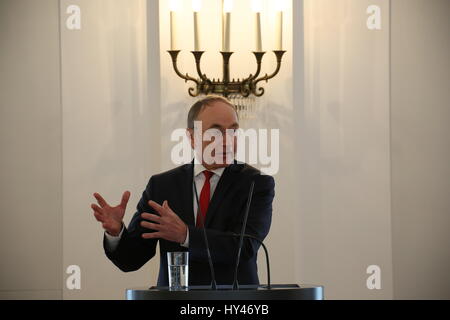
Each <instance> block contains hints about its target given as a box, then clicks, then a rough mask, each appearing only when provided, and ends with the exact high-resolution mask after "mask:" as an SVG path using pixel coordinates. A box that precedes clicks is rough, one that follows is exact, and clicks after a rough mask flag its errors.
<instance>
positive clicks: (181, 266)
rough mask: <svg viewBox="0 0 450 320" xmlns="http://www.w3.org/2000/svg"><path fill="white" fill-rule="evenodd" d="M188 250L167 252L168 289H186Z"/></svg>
mask: <svg viewBox="0 0 450 320" xmlns="http://www.w3.org/2000/svg"><path fill="white" fill-rule="evenodd" d="M188 261H189V252H167V265H168V268H169V290H170V291H187V290H188V282H189V279H188V276H189V263H188Z"/></svg>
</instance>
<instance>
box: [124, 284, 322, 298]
mask: <svg viewBox="0 0 450 320" xmlns="http://www.w3.org/2000/svg"><path fill="white" fill-rule="evenodd" d="M323 297H324V295H323V287H322V286H316V285H297V284H287V285H276V284H275V285H272V286H271V288H270V289H268V288H267V286H265V285H259V286H254V285H253V286H245V285H242V286H240V287H239V290H232V287H231V286H218V288H217V290H211V289H210V287H209V286H191V287H189V290H188V291H170V290H169V288H168V287H151V288H149V289H146V288H134V289H127V291H126V299H127V300H323Z"/></svg>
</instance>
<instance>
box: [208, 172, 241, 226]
mask: <svg viewBox="0 0 450 320" xmlns="http://www.w3.org/2000/svg"><path fill="white" fill-rule="evenodd" d="M240 169H241V166H240V165H238V164H236V163H234V164H232V165H230V166H228V167H227V168H226V169H225V170H224V172H223V174H222V176H221V177H220V180H219V183H218V184H217V187H216V190H215V191H214V194H213V196H212V198H211V202H210V203H209V206H208V212H207V213H206V221H205V226H206V227H207V226H208V225H209V224H210V223H211V221H212V219H213V218H214V215H215V214H216V212H217V209H218V208H219V206H220V203H222V200H223V198H224V197H225V194H226V192H227V190H228V188H229V187H230V186H231V185H232V184H233V182H235V181H236V176H237V174H238V172H239V170H240Z"/></svg>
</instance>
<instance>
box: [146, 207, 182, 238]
mask: <svg viewBox="0 0 450 320" xmlns="http://www.w3.org/2000/svg"><path fill="white" fill-rule="evenodd" d="M148 204H149V205H150V206H151V207H152V208H153V209H155V211H156V212H158V214H159V216H158V215H156V214H150V213H146V212H144V213H142V214H141V217H142V218H143V219H145V220H149V221H152V222H148V221H142V222H141V226H142V227H144V228H146V229H150V230H155V232H152V233H143V234H142V238H144V239H164V240H167V241H172V242H176V243H180V244H181V243H184V242H185V241H186V236H187V226H186V224H185V223H184V222H183V221H182V220H181V219H180V217H178V215H177V214H176V213H175V212H173V210H172V209H171V208H170V207H169V204H168V202H167V200H166V201H164V203H163V205H162V206H161V205H159V204H157V203H156V202H154V201H149V202H148Z"/></svg>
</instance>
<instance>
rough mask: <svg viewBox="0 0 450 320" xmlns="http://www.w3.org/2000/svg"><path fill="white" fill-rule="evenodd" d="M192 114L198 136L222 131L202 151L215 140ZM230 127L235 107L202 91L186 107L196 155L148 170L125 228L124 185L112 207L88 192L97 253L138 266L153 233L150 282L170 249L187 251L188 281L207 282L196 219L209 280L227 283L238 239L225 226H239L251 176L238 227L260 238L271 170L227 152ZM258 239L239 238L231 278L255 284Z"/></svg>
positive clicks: (164, 277)
mask: <svg viewBox="0 0 450 320" xmlns="http://www.w3.org/2000/svg"><path fill="white" fill-rule="evenodd" d="M194 121H197V122H196V123H197V124H198V123H200V124H201V126H202V128H201V134H202V136H203V135H204V134H205V133H206V132H208V130H215V132H219V133H221V134H223V135H222V136H223V137H224V138H223V139H222V140H221V141H220V144H219V145H218V147H217V145H216V146H215V147H214V149H212V148H209V150H212V152H211V154H210V156H209V157H203V154H202V153H201V152H199V151H198V150H208V146H210V147H211V144H212V143H216V144H217V142H218V140H217V139H210V140H208V139H201V138H200V139H198V136H196V132H195V130H194V127H195V126H194ZM238 128H239V124H238V115H237V113H236V110H235V108H234V106H233V105H232V104H231V103H230V102H229V101H228V100H227V99H225V98H222V97H217V96H208V97H206V98H204V99H202V100H200V101H198V102H197V103H195V104H194V105H193V106H192V108H191V110H190V111H189V115H188V129H187V131H188V134H189V136H190V139H191V146H192V148H194V150H195V151H196V152H195V154H196V159H201V161H199V163H198V164H196V163H195V161H193V162H192V163H191V164H187V165H183V166H181V167H178V168H175V169H173V170H170V171H168V172H164V173H161V174H158V175H155V176H153V177H151V179H150V181H149V183H148V185H147V187H146V189H145V191H144V192H143V194H142V198H141V199H140V201H139V203H138V205H137V212H136V213H135V214H134V216H133V218H132V220H131V222H130V224H129V226H128V228H126V227H125V226H124V225H123V217H124V214H125V209H126V206H127V203H128V200H129V198H130V192H128V191H127V192H125V193H124V194H123V196H122V201H121V203H120V204H119V205H118V206H116V207H111V206H110V205H109V204H108V203H107V202H106V201H105V200H104V199H103V198H102V197H101V195H99V194H98V193H95V194H94V196H95V198H96V199H97V202H98V205H97V204H92V206H91V207H92V209H93V210H94V216H95V218H96V219H97V220H98V221H99V222H101V223H102V226H103V228H104V230H105V236H104V248H105V253H106V255H107V256H108V258H109V259H110V260H111V261H112V262H113V263H114V264H115V265H116V266H117V267H118V268H120V269H121V270H122V271H124V272H129V271H135V270H138V269H139V268H141V267H142V266H143V265H144V264H145V263H146V262H147V261H148V260H150V259H151V258H153V257H154V255H155V253H156V245H157V242H158V241H159V244H160V256H161V259H160V270H159V277H158V286H167V285H168V270H167V269H168V268H167V258H166V256H167V252H176V251H189V285H209V284H210V283H211V276H210V270H209V264H208V259H207V253H206V249H205V243H204V239H203V235H202V232H203V231H202V229H201V228H202V226H203V225H204V227H205V229H206V233H207V236H208V242H209V246H210V250H211V256H212V260H213V264H214V269H215V275H216V281H217V283H218V284H232V283H233V273H234V270H233V266H234V264H235V263H236V255H237V249H238V242H239V239H238V238H237V237H235V236H233V234H236V233H240V232H241V228H242V224H243V217H244V211H245V207H246V204H247V200H248V192H249V189H250V185H251V182H252V181H254V182H255V187H254V192H253V198H252V202H251V206H250V211H249V216H248V222H247V225H246V230H245V233H246V234H250V235H253V236H255V237H257V238H259V239H261V240H263V239H264V238H265V237H266V236H267V234H268V232H269V229H270V225H271V219H272V200H273V197H274V187H275V183H274V179H273V178H272V177H271V176H265V175H262V174H261V173H260V172H259V170H257V169H255V168H253V167H251V166H249V165H247V164H243V163H238V162H236V161H235V160H234V156H235V154H236V138H235V136H233V135H230V134H229V133H230V132H234V131H235V130H237V129H238ZM204 140H206V141H204ZM211 140H212V141H211ZM199 141H200V143H199ZM199 146H201V148H199ZM230 159H231V161H230ZM222 160H223V161H222ZM194 188H195V190H194ZM197 198H198V204H197ZM259 246H260V245H259V244H258V243H257V242H256V241H255V240H252V239H248V238H246V239H245V240H244V246H243V249H242V253H241V254H242V255H241V260H240V265H239V269H238V281H239V284H259V280H258V274H257V263H256V261H257V252H258V249H259Z"/></svg>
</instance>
